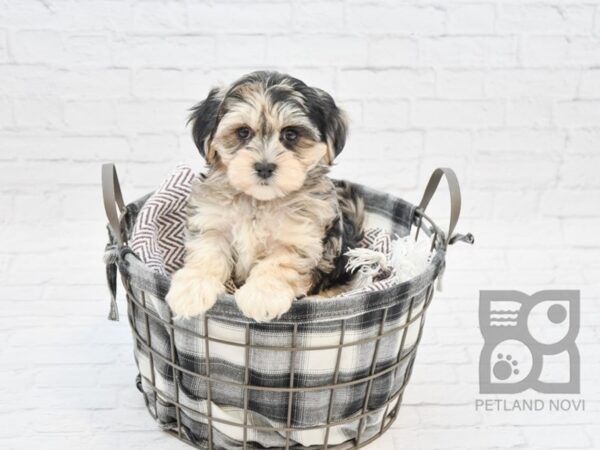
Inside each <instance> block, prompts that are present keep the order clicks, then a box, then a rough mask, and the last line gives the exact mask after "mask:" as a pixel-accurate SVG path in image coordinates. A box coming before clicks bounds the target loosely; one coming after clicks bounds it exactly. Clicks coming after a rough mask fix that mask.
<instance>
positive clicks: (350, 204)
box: [167, 71, 364, 321]
mask: <svg viewBox="0 0 600 450" xmlns="http://www.w3.org/2000/svg"><path fill="white" fill-rule="evenodd" d="M190 121H191V122H192V124H193V126H192V134H193V138H194V141H195V144H196V146H197V147H198V149H199V150H200V153H201V154H202V156H203V157H204V158H205V159H206V161H207V163H208V166H209V170H208V173H207V174H206V176H205V177H204V179H203V180H201V181H199V182H197V183H196V184H195V185H194V186H193V188H192V194H191V196H190V199H189V203H188V227H187V228H188V230H187V231H188V233H187V239H186V257H185V262H184V266H183V268H182V269H180V270H179V271H178V272H176V273H175V274H174V275H173V279H172V282H171V289H170V291H169V293H168V295H167V301H168V303H169V305H170V307H171V309H172V310H173V312H174V313H175V314H176V315H177V316H180V317H193V316H196V315H199V314H202V313H204V312H205V311H206V310H208V309H209V308H210V307H211V306H212V305H213V304H214V303H215V301H216V300H217V297H218V296H219V295H220V294H222V293H223V292H225V286H224V283H225V282H226V281H227V280H229V279H231V278H232V279H233V280H234V282H235V283H236V285H237V286H238V289H237V290H236V292H235V300H236V302H237V305H238V307H239V308H240V310H241V311H242V312H243V313H244V314H245V315H246V316H248V317H251V318H253V319H255V320H257V321H268V320H271V319H273V318H276V317H279V316H280V315H281V314H283V313H285V312H286V311H287V310H288V309H289V308H290V306H291V305H292V302H293V300H294V299H295V298H297V297H300V296H304V295H311V294H317V293H321V295H323V294H325V295H332V294H334V293H336V292H337V291H338V290H339V288H340V286H343V285H344V284H346V283H348V282H349V281H350V275H349V274H348V273H347V272H346V271H345V270H344V266H345V263H346V257H345V256H344V253H345V252H346V250H347V249H348V248H354V247H356V246H357V244H358V242H359V241H360V240H361V239H362V235H363V218H364V212H363V204H362V201H361V199H360V198H359V197H358V196H357V194H356V192H355V191H354V190H353V189H352V188H351V187H350V186H349V185H347V184H344V183H338V182H336V183H334V182H333V181H332V180H331V179H330V178H329V177H328V176H327V173H328V172H329V166H330V165H331V164H332V163H333V161H334V159H335V158H336V156H337V155H339V154H340V152H341V151H342V149H343V147H344V144H345V141H346V133H347V123H346V119H345V116H344V113H343V112H342V111H341V110H340V109H339V108H338V107H337V105H336V104H335V102H334V100H333V99H332V98H331V96H330V95H329V94H327V93H326V92H324V91H322V90H320V89H317V88H313V87H309V86H307V85H306V84H304V83H303V82H302V81H300V80H298V79H296V78H293V77H291V76H289V75H285V74H281V73H277V72H265V71H261V72H254V73H251V74H248V75H246V76H244V77H242V78H241V79H239V80H237V81H236V82H234V83H233V84H232V85H231V86H229V87H227V88H224V89H217V88H215V89H213V90H211V91H210V93H209V94H208V97H207V98H206V99H205V100H204V101H202V102H201V103H199V104H198V105H197V106H196V107H194V108H193V112H192V115H191V118H190Z"/></svg>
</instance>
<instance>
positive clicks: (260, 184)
mask: <svg viewBox="0 0 600 450" xmlns="http://www.w3.org/2000/svg"><path fill="white" fill-rule="evenodd" d="M190 121H191V122H192V123H193V126H192V135H193V137H194V142H195V143H196V146H197V147H198V149H199V150H200V153H201V154H202V156H204V157H205V159H206V161H207V162H208V164H209V165H211V166H212V167H214V168H215V169H217V170H225V171H226V173H227V176H228V179H229V182H230V183H231V185H232V186H234V187H235V188H236V189H238V190H240V191H242V192H244V193H246V194H248V195H250V196H252V197H255V198H256V199H259V200H272V199H274V198H277V197H283V196H285V195H287V194H289V193H290V192H294V191H297V190H299V189H300V188H301V187H302V185H303V184H304V181H305V179H306V176H307V174H308V172H309V171H310V170H311V169H313V168H314V167H315V166H317V165H318V164H321V163H326V164H331V163H333V160H334V159H335V157H336V156H337V155H338V154H339V153H340V152H341V151H342V149H343V147H344V144H345V142H346V128H347V127H346V120H345V117H344V114H343V112H342V111H341V110H340V109H339V108H338V107H337V106H336V104H335V102H334V101H333V99H332V98H331V96H330V95H329V94H327V93H326V92H325V91H322V90H320V89H316V88H312V87H309V86H307V85H306V84H304V83H303V82H302V81H300V80H297V79H296V78H292V77H291V76H289V75H284V74H280V73H277V72H254V73H251V74H249V75H246V76H245V77H243V78H241V79H239V80H238V81H236V82H235V83H233V84H232V85H231V86H230V87H229V88H225V89H213V90H212V91H210V93H209V94H208V97H207V98H206V99H205V100H204V101H203V102H201V103H199V104H198V105H196V106H195V107H194V108H193V110H192V115H191V117H190Z"/></svg>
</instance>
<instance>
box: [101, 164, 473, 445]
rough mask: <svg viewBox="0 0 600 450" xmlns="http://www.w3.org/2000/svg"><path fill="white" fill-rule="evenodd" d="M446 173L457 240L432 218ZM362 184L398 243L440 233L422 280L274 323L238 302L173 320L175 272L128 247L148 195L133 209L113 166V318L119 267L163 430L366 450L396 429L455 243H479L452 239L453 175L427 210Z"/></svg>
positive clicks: (145, 384) (297, 309) (107, 200)
mask: <svg viewBox="0 0 600 450" xmlns="http://www.w3.org/2000/svg"><path fill="white" fill-rule="evenodd" d="M443 175H445V176H446V179H447V181H448V184H449V186H450V197H451V217H450V229H449V232H448V233H447V234H444V233H443V232H442V231H441V230H440V229H439V228H438V227H437V225H436V224H435V223H434V222H433V221H432V220H431V219H430V218H429V217H428V216H427V215H426V214H425V212H424V211H425V208H426V207H427V205H428V203H429V201H430V199H431V197H432V195H433V193H434V192H435V190H436V188H437V186H438V184H439V182H440V180H441V178H442V176H443ZM355 187H356V188H357V190H358V191H359V193H360V194H361V195H362V196H363V198H364V200H365V209H366V212H367V215H370V216H371V219H372V220H374V221H375V222H376V223H377V226H381V227H385V228H387V229H388V230H389V231H390V232H391V233H393V234H397V235H399V236H407V235H410V234H411V231H416V233H413V234H414V235H415V238H416V235H418V233H419V232H423V233H425V234H426V235H427V236H429V237H430V239H431V245H432V249H433V250H435V252H434V256H433V258H432V260H431V263H430V265H429V267H428V268H427V270H426V271H425V272H424V273H423V274H421V275H419V276H417V277H416V278H414V279H412V280H410V281H407V282H403V283H399V284H396V285H394V286H392V287H390V288H386V289H384V290H379V291H373V292H366V293H364V292H363V293H359V294H355V295H348V296H344V297H340V298H333V299H325V300H315V299H311V298H303V299H299V300H296V301H295V302H294V304H293V305H292V308H291V309H290V311H289V312H287V313H286V314H284V315H283V316H282V317H281V318H279V319H277V320H274V321H272V322H269V323H256V322H254V321H253V320H251V319H248V318H246V317H244V316H243V315H242V314H241V313H240V312H239V310H238V309H237V307H236V306H235V301H234V299H233V297H232V296H231V295H224V296H223V297H222V298H219V301H218V302H217V303H216V304H215V306H214V307H213V308H212V309H211V310H209V311H208V312H207V313H206V314H205V315H203V316H201V317H198V318H195V319H188V320H181V321H179V320H178V321H174V320H173V317H172V315H171V311H170V309H169V307H168V306H167V304H166V302H165V301H164V298H165V295H166V293H167V292H168V289H169V279H168V277H165V276H163V275H160V274H157V273H155V272H153V271H151V270H150V269H149V268H148V267H147V266H145V265H144V264H143V263H142V262H141V261H140V259H139V258H138V257H137V256H136V255H135V254H134V253H133V252H132V251H131V249H130V248H129V247H128V246H127V239H128V237H129V236H130V234H131V230H132V229H133V225H134V223H135V220H136V217H137V213H138V211H139V210H140V208H141V206H142V205H143V204H144V202H145V201H146V199H147V198H148V196H146V197H144V198H142V199H140V200H138V201H136V202H134V203H131V204H129V205H127V206H125V204H124V202H123V198H122V195H121V191H120V187H119V183H118V179H117V176H116V170H115V168H114V166H113V165H105V166H104V167H103V190H104V204H105V209H106V212H107V216H108V218H109V237H110V242H109V245H108V246H107V253H106V255H107V258H106V263H107V276H108V282H109V287H110V290H111V294H112V298H111V300H112V301H111V314H110V316H109V317H110V318H112V319H116V318H118V312H117V307H116V274H117V270H118V271H119V272H120V274H121V279H122V281H123V285H124V287H125V290H126V298H127V317H128V320H129V324H130V326H131V330H132V333H133V338H134V343H135V345H134V355H135V360H136V364H137V367H138V369H139V376H138V380H137V385H138V389H139V390H140V391H141V392H142V393H143V396H144V399H145V402H146V405H147V408H148V411H149V412H150V414H151V415H152V417H153V418H154V419H155V420H156V421H157V422H158V424H159V426H160V427H161V428H163V429H164V430H165V431H167V432H168V433H170V434H172V435H174V436H176V437H177V438H179V439H180V440H182V441H184V442H186V443H188V444H191V445H193V446H195V447H196V448H200V449H209V450H213V449H238V448H239V449H244V450H245V449H257V448H284V449H317V448H324V449H355V448H361V447H363V446H365V445H367V444H369V443H370V442H372V441H373V440H375V439H377V438H378V437H379V436H381V435H382V434H383V433H384V432H385V431H386V430H387V429H388V428H389V427H390V426H391V425H392V423H393V422H394V420H395V419H396V417H397V415H398V410H399V408H400V405H401V403H402V396H403V394H404V390H405V388H406V386H407V384H408V382H409V380H410V376H411V372H412V368H413V363H414V358H415V354H416V351H417V348H418V344H419V341H420V339H421V335H422V333H423V325H424V321H425V314H426V312H427V308H428V306H429V304H430V303H431V300H432V296H433V291H434V282H435V280H436V278H437V277H438V275H440V273H441V272H442V271H443V270H444V267H445V253H446V249H447V246H448V245H449V244H451V243H454V242H456V241H457V240H463V241H469V242H472V236H471V235H467V236H462V235H454V234H453V230H454V227H455V225H456V222H457V220H458V216H459V214H460V190H459V187H458V182H457V179H456V176H455V174H454V172H453V171H452V170H450V169H437V170H436V171H435V172H434V173H433V175H432V177H431V179H430V181H429V184H428V186H427V189H426V190H425V194H424V196H423V199H422V201H421V203H420V205H419V206H418V207H415V206H414V205H411V204H410V203H408V202H405V201H404V200H401V199H398V198H395V197H393V196H390V195H387V194H383V193H380V192H377V191H374V190H371V189H368V188H365V187H363V186H359V185H355ZM115 206H116V207H118V210H117V208H115ZM119 213H120V214H119ZM446 236H448V238H446Z"/></svg>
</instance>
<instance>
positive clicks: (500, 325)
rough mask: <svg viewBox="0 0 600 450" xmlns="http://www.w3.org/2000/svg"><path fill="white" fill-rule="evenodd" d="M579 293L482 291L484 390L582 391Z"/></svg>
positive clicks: (481, 376) (481, 383) (481, 386)
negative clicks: (577, 342) (580, 380)
mask: <svg viewBox="0 0 600 450" xmlns="http://www.w3.org/2000/svg"><path fill="white" fill-rule="evenodd" d="M579 299H580V294H579V291H574V290H549V291H540V292H537V293H535V294H533V295H527V294H524V293H522V292H519V291H481V292H480V295H479V326H480V329H481V333H482V335H483V339H484V345H483V349H482V350H481V356H480V358H479V390H480V392H481V393H482V394H516V393H518V392H523V391H524V390H526V389H534V390H536V391H538V392H542V393H554V394H557V393H561V394H578V393H579V389H580V385H579V351H578V349H577V346H576V345H575V338H576V337H577V333H578V332H579Z"/></svg>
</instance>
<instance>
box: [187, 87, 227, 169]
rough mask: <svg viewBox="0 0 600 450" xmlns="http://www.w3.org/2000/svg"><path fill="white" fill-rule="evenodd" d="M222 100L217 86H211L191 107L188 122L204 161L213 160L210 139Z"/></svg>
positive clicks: (209, 161)
mask: <svg viewBox="0 0 600 450" xmlns="http://www.w3.org/2000/svg"><path fill="white" fill-rule="evenodd" d="M222 101H223V94H222V92H221V90H220V89H219V88H213V89H211V91H210V92H209V93H208V97H206V99H205V100H204V101H202V102H200V103H198V104H197V105H196V106H194V107H193V108H192V113H191V114H190V118H189V120H188V123H190V122H191V123H192V137H193V139H194V143H195V144H196V147H198V150H199V151H200V154H201V155H202V156H203V157H204V159H206V162H207V163H209V164H213V163H214V162H215V156H216V155H215V151H214V150H213V149H212V146H211V145H210V144H211V141H212V137H213V133H214V132H215V130H216V128H217V125H218V115H219V107H220V106H221V102H222Z"/></svg>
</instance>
